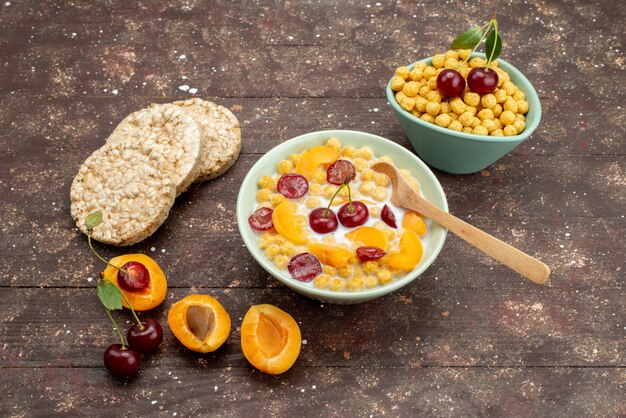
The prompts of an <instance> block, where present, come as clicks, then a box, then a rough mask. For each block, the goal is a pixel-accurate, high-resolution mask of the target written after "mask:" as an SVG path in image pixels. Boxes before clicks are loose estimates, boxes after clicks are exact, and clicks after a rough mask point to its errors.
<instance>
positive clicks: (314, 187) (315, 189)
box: [309, 183, 322, 196]
mask: <svg viewBox="0 0 626 418" xmlns="http://www.w3.org/2000/svg"><path fill="white" fill-rule="evenodd" d="M309 194H310V195H311V196H321V195H322V186H321V185H319V184H315V183H310V184H309Z"/></svg>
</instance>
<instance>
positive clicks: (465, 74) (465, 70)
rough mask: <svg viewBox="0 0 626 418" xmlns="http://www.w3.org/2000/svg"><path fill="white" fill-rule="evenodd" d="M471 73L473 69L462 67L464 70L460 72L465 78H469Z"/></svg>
mask: <svg viewBox="0 0 626 418" xmlns="http://www.w3.org/2000/svg"><path fill="white" fill-rule="evenodd" d="M470 71H472V68H471V67H462V68H461V69H460V70H459V73H461V76H462V77H463V78H467V76H468V75H469V73H470Z"/></svg>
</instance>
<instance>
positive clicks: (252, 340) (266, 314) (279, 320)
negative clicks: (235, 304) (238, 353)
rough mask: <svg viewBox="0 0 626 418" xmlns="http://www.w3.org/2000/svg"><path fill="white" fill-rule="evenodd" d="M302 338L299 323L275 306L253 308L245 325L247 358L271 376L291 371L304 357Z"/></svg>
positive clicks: (247, 314)
mask: <svg viewBox="0 0 626 418" xmlns="http://www.w3.org/2000/svg"><path fill="white" fill-rule="evenodd" d="M301 343H302V336H301V334H300V328H299V327H298V324H297V323H296V321H295V320H294V319H293V318H292V317H291V315H289V314H288V313H287V312H285V311H283V310H282V309H279V308H277V307H276V306H273V305H255V306H252V307H251V308H250V309H249V310H248V313H246V316H245V317H244V318H243V322H242V323H241V349H242V351H243V355H244V356H246V358H247V359H248V361H249V362H250V363H251V364H252V365H253V366H254V367H256V368H257V369H259V370H260V371H262V372H265V373H269V374H280V373H283V372H286V371H287V370H289V368H290V367H291V366H293V364H294V363H295V362H296V360H297V358H298V356H299V355H300V345H301Z"/></svg>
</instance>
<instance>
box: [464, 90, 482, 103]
mask: <svg viewBox="0 0 626 418" xmlns="http://www.w3.org/2000/svg"><path fill="white" fill-rule="evenodd" d="M463 101H464V102H465V104H466V105H468V106H478V103H480V95H479V94H478V93H472V92H471V91H468V92H466V93H465V94H463Z"/></svg>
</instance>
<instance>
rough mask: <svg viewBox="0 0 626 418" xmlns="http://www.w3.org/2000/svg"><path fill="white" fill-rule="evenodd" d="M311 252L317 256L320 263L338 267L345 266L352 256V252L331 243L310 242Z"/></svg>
mask: <svg viewBox="0 0 626 418" xmlns="http://www.w3.org/2000/svg"><path fill="white" fill-rule="evenodd" d="M309 252H310V253H311V254H313V255H314V256H315V257H317V259H318V260H320V263H323V264H328V265H329V266H333V267H336V268H341V267H344V266H345V265H346V264H348V262H349V261H350V258H351V257H352V252H350V251H348V250H346V249H345V248H341V247H337V246H336V245H330V244H309Z"/></svg>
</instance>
